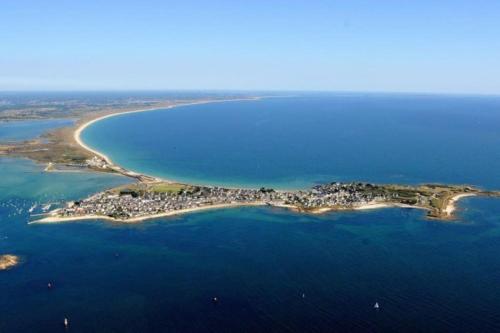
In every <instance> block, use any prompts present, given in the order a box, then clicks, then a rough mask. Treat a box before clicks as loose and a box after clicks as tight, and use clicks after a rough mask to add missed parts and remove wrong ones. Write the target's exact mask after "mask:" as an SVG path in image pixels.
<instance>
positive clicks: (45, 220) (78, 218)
mask: <svg viewBox="0 0 500 333" xmlns="http://www.w3.org/2000/svg"><path fill="white" fill-rule="evenodd" d="M252 206H267V204H266V203H265V202H260V201H258V202H250V203H228V204H217V205H207V206H201V207H194V208H186V209H179V210H174V211H170V212H165V213H158V214H152V215H148V216H139V217H134V218H130V219H126V220H124V219H117V218H114V217H111V216H105V215H81V216H71V217H69V216H68V217H60V216H48V217H45V218H42V219H39V220H35V221H31V222H28V224H45V223H63V222H71V221H82V220H107V221H113V222H120V223H137V222H143V221H145V220H152V219H157V218H161V217H169V216H176V215H182V214H187V213H196V212H201V211H205V210H210V209H223V208H237V207H252ZM276 207H278V206H276Z"/></svg>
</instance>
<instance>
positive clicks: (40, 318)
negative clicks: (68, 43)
mask: <svg viewBox="0 0 500 333" xmlns="http://www.w3.org/2000/svg"><path fill="white" fill-rule="evenodd" d="M33 126H36V125H33ZM28 127H29V126H28ZM32 130H34V129H33V128H31V129H28V131H32ZM83 139H84V141H85V142H87V143H88V144H89V145H91V146H93V147H94V148H96V149H98V150H101V151H102V152H104V153H106V154H107V155H109V156H110V157H111V158H112V159H113V160H114V161H115V162H116V163H119V164H121V165H123V166H125V167H127V168H130V169H132V170H135V171H140V172H144V173H148V174H152V175H157V176H161V177H165V178H169V179H177V180H181V181H186V182H188V181H189V182H195V183H204V184H223V185H234V186H236V185H238V186H239V185H244V186H248V187H256V186H263V185H265V186H274V187H278V188H304V187H308V186H310V185H313V184H316V183H321V182H325V181H348V180H363V181H374V182H381V183H403V184H405V183H411V184H415V183H422V182H444V183H460V184H463V183H467V184H471V185H476V186H480V187H484V188H492V189H500V175H499V170H500V151H499V148H498V147H500V145H499V143H500V98H498V97H487V96H482V97H481V96H428V95H402V94H401V95H389V94H308V95H300V96H295V97H286V98H266V99H262V100H259V101H245V102H227V103H214V104H206V105H197V106H185V107H179V108H175V109H169V110H163V111H162V110H159V111H152V112H145V113H136V114H128V115H123V116H117V117H113V118H108V119H106V120H103V121H101V122H97V123H95V124H94V125H92V126H90V127H89V128H88V129H87V130H85V131H84V133H83ZM42 170H43V166H41V165H37V164H35V163H33V162H31V161H28V160H24V159H8V158H1V159H0V172H1V174H2V177H0V253H13V254H17V255H20V256H21V257H22V260H23V262H22V264H21V265H19V266H17V267H15V268H13V269H10V270H8V271H2V272H0V293H1V295H2V297H0V313H1V316H0V332H64V331H70V332H494V331H500V315H499V314H498V309H499V308H500V288H498V285H499V283H500V255H499V254H500V200H498V199H493V198H478V197H476V198H465V199H463V200H461V201H460V203H459V212H458V216H459V217H458V221H455V222H452V223H450V222H439V221H430V220H427V219H426V218H425V213H424V212H421V211H418V210H411V209H396V208H391V209H384V210H374V211H363V212H342V213H338V212H337V213H329V214H324V215H316V216H311V215H305V214H298V213H294V212H291V211H287V210H283V209H277V208H255V207H253V208H252V207H247V208H237V209H223V210H217V211H207V212H199V213H194V214H188V215H183V216H177V217H170V218H165V219H157V220H153V221H148V222H145V223H140V224H134V225H124V224H114V223H109V222H102V221H86V222H74V223H66V224H53V225H33V224H31V225H28V224H27V222H28V220H29V213H28V209H29V208H30V207H32V206H33V205H34V204H35V203H38V204H40V203H50V202H59V201H63V200H72V199H78V198H81V197H84V196H87V195H90V194H92V193H94V192H96V191H100V190H102V189H105V188H108V187H112V186H117V185H119V184H124V183H126V182H129V181H130V180H129V179H126V178H124V177H121V176H114V175H109V174H96V173H44V172H42ZM49 282H50V283H51V284H52V288H50V289H49V288H47V284H48V283H49ZM214 297H216V298H217V300H218V301H217V302H214V301H213V298H214ZM376 302H377V303H378V304H379V305H380V308H379V309H375V308H374V304H375V303H376ZM65 317H67V318H68V319H69V328H68V329H67V330H65V328H64V327H63V318H65Z"/></svg>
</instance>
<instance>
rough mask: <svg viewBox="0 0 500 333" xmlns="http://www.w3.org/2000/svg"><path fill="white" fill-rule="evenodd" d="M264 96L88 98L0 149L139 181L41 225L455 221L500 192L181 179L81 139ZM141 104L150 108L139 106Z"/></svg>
mask: <svg viewBox="0 0 500 333" xmlns="http://www.w3.org/2000/svg"><path fill="white" fill-rule="evenodd" d="M259 98H261V97H255V96H227V97H220V98H207V97H205V98H203V97H201V98H198V99H191V100H161V101H135V102H134V103H133V104H127V103H123V102H122V103H112V104H110V105H107V104H106V105H107V107H106V108H104V109H99V108H98V106H97V105H92V107H91V106H89V105H88V104H84V106H85V107H84V106H82V105H80V106H79V107H80V109H78V110H80V111H74V112H72V113H70V115H71V116H72V117H75V116H77V117H78V120H77V121H76V124H75V126H74V127H67V128H63V129H58V130H56V131H52V132H49V133H48V134H47V135H46V136H45V137H44V140H34V141H28V142H23V143H20V144H14V145H6V146H0V154H2V153H3V154H6V155H13V156H23V157H28V158H31V159H33V160H35V161H38V162H42V163H47V167H46V168H45V171H54V170H61V169H66V168H73V169H77V170H83V169H86V170H92V171H101V172H115V173H119V174H122V175H124V176H127V177H131V178H133V179H134V180H135V183H133V184H130V185H126V186H122V187H118V188H114V189H109V190H106V191H104V192H100V193H96V194H94V195H92V196H90V197H88V198H86V199H83V200H79V201H72V202H68V203H66V204H65V205H64V206H63V207H60V208H58V209H56V210H54V211H51V212H49V213H48V214H47V215H46V216H45V217H44V218H42V219H39V220H35V221H33V222H36V223H41V222H62V221H72V220H82V219H107V220H112V221H121V222H137V221H142V220H145V219H150V218H156V217H163V216H170V215H174V214H181V213H187V212H193V211H197V210H204V209H213V208H223V207H236V206H249V205H253V206H256V205H266V206H273V207H283V208H288V209H293V210H295V211H298V212H306V213H323V212H328V211H336V210H337V211H338V210H358V209H374V208H383V207H409V208H419V209H424V210H426V211H427V216H428V217H429V218H436V219H453V218H454V211H455V204H456V201H457V200H459V199H460V198H463V197H466V196H472V195H487V196H498V195H499V192H494V191H483V190H481V189H478V188H475V187H472V186H465V185H440V184H427V185H419V186H404V185H391V184H370V183H360V182H354V183H338V182H334V183H328V184H322V185H317V186H314V187H313V188H311V189H309V190H299V191H279V190H275V189H269V188H261V189H235V188H223V187H217V186H196V185H192V184H181V183H176V182H173V181H168V180H165V179H159V178H157V177H153V176H150V175H144V174H140V173H137V172H134V171H131V170H126V169H125V168H123V167H121V166H119V165H116V164H114V163H113V161H111V159H110V158H109V157H108V156H106V155H105V154H103V153H102V152H99V151H96V150H94V149H92V148H91V147H89V146H87V145H86V144H85V143H84V142H83V141H82V139H81V138H80V135H81V133H82V132H83V131H84V130H85V129H86V128H87V127H88V126H89V125H91V124H93V123H95V122H96V121H99V120H102V119H105V118H109V117H114V116H118V115H122V114H126V113H135V112H144V111H151V110H157V109H171V108H174V107H177V106H182V105H193V104H203V103H215V102H226V101H240V100H255V99H259ZM138 105H144V106H146V107H143V108H137V107H135V106H138ZM45 109H46V108H42V109H40V110H37V109H36V110H31V109H29V110H30V112H31V113H30V114H32V115H36V116H37V117H45V116H47V113H45ZM81 110H85V111H81ZM89 110H91V111H89ZM87 111H88V112H87ZM6 115H7V116H8V117H11V118H15V117H20V115H19V114H18V113H12V112H11V113H7V114H6ZM4 117H6V116H5V115H4Z"/></svg>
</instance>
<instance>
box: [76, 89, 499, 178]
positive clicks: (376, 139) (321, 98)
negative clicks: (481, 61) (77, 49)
mask: <svg viewBox="0 0 500 333" xmlns="http://www.w3.org/2000/svg"><path fill="white" fill-rule="evenodd" d="M82 138H83V139H84V141H85V142H87V143H88V144H89V145H91V146H92V147H94V148H97V149H98V150H100V151H103V152H105V153H106V154H108V155H109V156H110V157H111V158H112V159H113V160H114V161H116V162H117V163H119V164H120V165H124V166H125V167H127V168H130V169H132V170H136V171H139V172H143V173H147V174H152V175H156V176H161V177H165V178H169V179H176V180H181V181H185V182H194V183H204V184H222V185H232V186H236V185H241V184H243V185H245V186H251V187H259V186H262V185H266V186H275V187H280V188H297V187H308V186H310V185H312V184H315V183H322V182H329V181H337V180H338V181H346V180H365V181H374V182H383V183H385V182H390V183H423V182H443V183H469V184H473V185H477V186H484V187H495V188H500V173H499V172H498V170H500V150H499V149H498V147H499V146H500V98H498V97H472V96H470V97H460V96H417V95H378V94H372V95H362V94H348V95H339V94H337V95H335V94H333V95H332V94H330V95H328V94H323V95H314V96H311V95H307V96H302V97H295V98H270V99H264V100H261V101H245V102H228V103H215V104H206V105H196V106H187V107H180V108H176V109H172V110H160V111H154V112H145V113H136V114H130V115H124V116H118V117H114V118H108V119H105V120H103V121H100V122H97V123H95V124H94V125H92V126H90V127H89V128H88V129H87V130H85V131H84V132H83V135H82Z"/></svg>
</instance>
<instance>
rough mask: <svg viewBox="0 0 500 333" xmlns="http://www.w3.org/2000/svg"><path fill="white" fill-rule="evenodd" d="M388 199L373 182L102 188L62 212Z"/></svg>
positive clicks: (131, 214) (130, 214)
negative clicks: (299, 187) (282, 187)
mask: <svg viewBox="0 0 500 333" xmlns="http://www.w3.org/2000/svg"><path fill="white" fill-rule="evenodd" d="M384 199H386V198H385V197H384V196H383V195H375V191H373V186H372V185H370V184H361V183H350V184H340V183H331V184H326V185H318V186H315V187H313V188H312V189H311V190H308V191H275V190H273V189H266V188H261V189H259V190H256V189H228V188H221V187H211V186H210V187H209V186H201V187H199V186H195V187H186V188H183V189H181V190H179V191H176V192H161V193H159V192H155V191H152V190H151V191H150V190H141V191H134V190H128V191H121V192H119V193H114V192H109V191H106V192H101V193H97V194H95V195H93V196H91V197H89V198H87V199H84V200H82V201H76V202H72V203H70V204H68V205H67V206H66V207H64V208H62V209H61V210H60V212H59V215H61V216H80V215H101V216H110V217H114V218H118V219H129V218H139V217H145V216H149V215H154V214H161V213H168V212H173V211H177V210H182V209H192V208H198V207H206V206H212V205H221V204H235V205H236V204H268V205H273V206H279V205H288V206H295V207H297V208H299V209H305V210H307V209H311V210H312V209H316V208H324V207H344V208H350V207H356V206H357V205H362V204H366V203H369V202H373V201H378V200H384Z"/></svg>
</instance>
